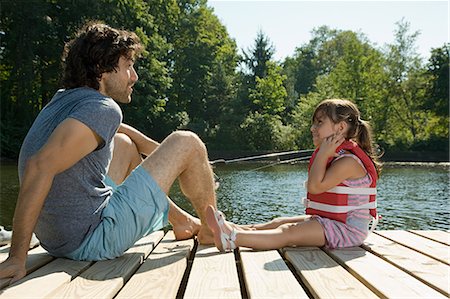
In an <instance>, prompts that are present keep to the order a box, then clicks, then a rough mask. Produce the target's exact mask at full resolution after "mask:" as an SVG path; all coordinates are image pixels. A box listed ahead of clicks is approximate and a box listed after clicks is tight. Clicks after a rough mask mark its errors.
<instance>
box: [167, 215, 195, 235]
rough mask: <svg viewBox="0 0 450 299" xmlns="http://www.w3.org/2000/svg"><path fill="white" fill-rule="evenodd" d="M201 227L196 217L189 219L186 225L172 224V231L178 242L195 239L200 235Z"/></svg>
mask: <svg viewBox="0 0 450 299" xmlns="http://www.w3.org/2000/svg"><path fill="white" fill-rule="evenodd" d="M200 227H201V223H200V219H198V218H195V217H190V218H188V219H187V221H186V222H184V223H179V224H174V223H172V230H173V233H174V234H175V239H177V240H186V239H190V238H193V237H194V236H196V235H197V234H198V233H199V231H200Z"/></svg>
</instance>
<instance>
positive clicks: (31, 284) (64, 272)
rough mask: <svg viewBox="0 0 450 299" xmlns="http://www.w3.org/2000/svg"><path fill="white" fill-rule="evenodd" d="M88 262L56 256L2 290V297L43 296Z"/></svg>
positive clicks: (67, 280) (73, 275)
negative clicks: (56, 257)
mask: <svg viewBox="0 0 450 299" xmlns="http://www.w3.org/2000/svg"><path fill="white" fill-rule="evenodd" d="M90 264H91V263H90V262H80V261H73V260H68V259H64V258H58V259H55V260H54V261H52V262H50V263H48V264H46V265H45V266H43V267H42V268H40V269H38V270H36V271H34V272H33V273H31V274H30V275H28V276H26V277H25V278H24V279H21V280H20V281H18V282H16V283H15V284H13V285H12V286H11V287H9V288H6V289H5V290H3V291H2V294H1V296H2V298H28V297H30V290H33V292H32V294H33V295H32V297H33V298H45V297H46V296H48V295H50V294H51V293H52V292H53V291H55V290H56V289H58V288H59V287H61V286H62V285H65V284H68V283H69V282H70V281H71V280H72V278H74V277H75V276H77V275H78V274H79V273H81V272H82V271H84V270H85V269H86V268H87V267H89V265H90Z"/></svg>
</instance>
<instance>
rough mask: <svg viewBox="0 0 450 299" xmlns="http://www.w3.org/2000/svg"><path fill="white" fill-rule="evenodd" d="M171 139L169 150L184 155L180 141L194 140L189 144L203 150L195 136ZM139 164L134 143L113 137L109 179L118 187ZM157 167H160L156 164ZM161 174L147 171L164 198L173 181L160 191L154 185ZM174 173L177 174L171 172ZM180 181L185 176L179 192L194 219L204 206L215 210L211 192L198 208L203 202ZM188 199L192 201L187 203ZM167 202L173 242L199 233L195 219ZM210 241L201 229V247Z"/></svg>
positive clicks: (166, 164)
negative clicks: (178, 149)
mask: <svg viewBox="0 0 450 299" xmlns="http://www.w3.org/2000/svg"><path fill="white" fill-rule="evenodd" d="M172 135H174V136H172ZM172 135H171V137H170V138H171V139H176V140H171V141H170V143H169V146H172V145H173V144H178V146H180V147H181V148H184V150H185V151H186V152H187V150H186V149H187V148H189V147H191V146H190V145H189V144H187V143H186V144H182V143H184V141H182V140H183V139H193V140H195V142H193V144H196V146H197V147H200V148H204V145H203V143H202V142H201V141H200V139H199V138H198V137H196V136H195V134H192V133H189V132H177V133H174V134H172ZM181 135H182V136H181ZM166 146H167V145H164V147H166ZM160 147H161V146H160ZM191 150H192V151H197V150H196V149H195V146H194V148H192V149H191ZM165 151H166V150H164V151H163V152H165ZM201 151H205V153H204V156H203V159H206V163H207V172H210V174H209V175H210V176H211V179H212V172H211V169H210V167H209V161H208V158H207V155H206V150H205V149H202V150H200V152H201ZM159 155H160V154H159ZM159 155H158V156H159ZM162 155H163V156H164V154H162ZM151 156H152V155H151ZM205 156H206V157H205ZM141 162H142V158H141V155H140V154H139V153H138V150H137V148H136V146H135V145H134V143H133V142H132V141H131V139H130V138H129V137H128V136H127V135H125V134H120V133H119V134H116V136H115V138H114V153H113V159H112V161H111V164H110V168H109V171H108V175H109V177H110V178H111V179H112V180H113V181H114V182H115V183H116V184H118V185H119V184H121V183H122V182H123V181H124V180H125V178H126V177H127V176H128V175H129V174H130V173H131V171H132V170H133V169H134V168H136V167H137V166H138V165H139V164H140V163H141ZM204 162H205V161H203V163H204ZM158 163H160V162H158ZM162 164H163V166H162V167H161V168H165V167H170V166H172V164H175V161H174V160H173V159H171V158H163V162H162ZM143 166H144V165H143ZM144 168H145V166H144ZM182 168H183V167H181V168H180V169H182ZM196 168H197V167H196ZM145 169H146V170H147V171H149V170H148V169H147V168H145ZM162 171H163V169H158V168H156V169H155V171H154V172H155V173H157V174H154V173H152V172H151V171H149V173H150V174H151V175H152V176H153V178H154V179H155V181H156V182H157V183H158V185H159V186H160V187H161V189H162V190H163V191H164V192H165V193H166V194H168V192H169V190H170V186H171V185H172V184H173V181H174V180H175V178H173V179H172V180H171V183H170V186H169V187H168V188H167V187H165V188H163V186H162V184H161V182H160V181H158V179H157V176H158V174H159V173H160V172H162ZM173 172H174V171H172V173H173ZM169 173H170V171H169ZM175 173H178V174H179V170H177V171H175ZM188 173H192V172H191V171H188ZM163 176H164V175H163ZM207 176H208V173H207ZM184 177H185V175H184V176H183V178H180V186H181V188H182V191H183V193H184V194H185V195H186V196H187V197H188V199H190V200H191V202H192V204H193V206H194V208H195V209H196V211H197V213H198V215H199V216H200V217H202V214H203V211H204V209H205V208H206V206H207V205H208V203H210V204H213V205H214V206H215V195H214V191H212V194H213V195H212V197H211V198H212V199H213V200H211V201H207V202H206V203H205V204H202V203H200V201H202V200H203V197H202V196H200V201H199V200H196V199H195V198H197V196H198V195H196V194H193V193H192V191H191V188H190V186H187V187H186V186H185V185H186V184H189V182H186V180H185V179H184ZM165 181H167V180H165ZM169 181H170V180H169ZM199 192H200V193H202V191H201V190H199ZM210 193H211V192H210V191H209V193H208V192H207V193H206V194H210ZM207 196H208V197H209V195H207ZM191 198H193V199H191ZM168 200H169V222H170V223H171V224H172V226H173V231H174V233H175V236H176V238H177V239H187V238H191V237H192V236H194V235H196V234H198V233H199V231H200V228H201V223H200V221H199V219H197V218H195V217H193V216H192V215H190V214H188V213H187V212H185V211H184V210H182V209H181V208H180V207H178V206H177V205H176V204H175V203H174V202H173V201H172V200H170V199H168ZM210 237H211V236H210V234H209V229H207V230H206V233H205V230H204V229H203V230H202V231H200V235H199V240H200V241H201V242H203V243H209V242H212V238H210Z"/></svg>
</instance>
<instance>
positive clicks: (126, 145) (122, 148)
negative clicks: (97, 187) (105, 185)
mask: <svg viewBox="0 0 450 299" xmlns="http://www.w3.org/2000/svg"><path fill="white" fill-rule="evenodd" d="M141 162H142V157H141V155H140V154H139V152H138V150H137V147H136V145H135V144H134V143H133V141H131V139H130V137H128V136H127V135H125V134H122V133H117V134H116V135H115V136H114V152H113V158H112V160H111V163H110V165H109V170H108V176H109V177H110V178H111V179H112V180H113V182H114V183H116V184H117V185H120V184H122V182H123V181H124V180H125V179H126V178H127V176H128V175H129V174H130V173H131V171H133V169H135V168H136V167H137V166H138V165H139V164H141Z"/></svg>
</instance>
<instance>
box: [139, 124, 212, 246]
mask: <svg viewBox="0 0 450 299" xmlns="http://www.w3.org/2000/svg"><path fill="white" fill-rule="evenodd" d="M142 167H143V168H144V169H145V170H147V171H148V172H149V173H150V175H151V176H152V177H153V179H154V180H155V181H156V182H157V183H158V185H159V186H160V187H161V189H162V190H163V191H164V192H165V193H166V194H168V193H169V190H170V187H171V186H172V184H173V183H174V181H175V179H176V178H178V179H179V183H180V187H181V191H182V192H183V193H184V195H185V196H186V197H187V198H188V199H189V201H190V202H191V203H192V205H193V207H194V209H195V210H196V212H197V215H198V216H199V217H200V221H201V223H202V225H201V227H200V229H199V232H198V240H199V242H200V243H202V244H212V243H213V236H212V232H211V230H210V229H209V227H208V226H207V225H206V215H205V211H206V207H208V205H212V206H214V207H216V196H215V191H214V179H213V173H212V170H211V166H210V164H209V160H208V154H207V151H206V147H205V145H204V144H203V142H202V141H201V140H200V138H198V136H197V135H195V134H194V133H191V132H186V131H179V132H174V133H172V134H170V135H169V136H168V137H167V138H166V139H165V140H164V141H163V142H162V143H161V145H160V146H158V148H157V149H156V150H155V151H154V152H153V153H152V154H151V155H150V156H148V157H147V158H146V159H145V160H144V161H143V162H142ZM186 214H187V213H186V212H184V211H183V210H181V209H180V208H178V207H177V206H176V205H175V204H173V203H172V204H170V209H169V221H170V222H171V223H172V225H173V227H174V230H176V229H178V227H179V226H184V224H185V223H186V216H187V215H189V214H187V215H186Z"/></svg>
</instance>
